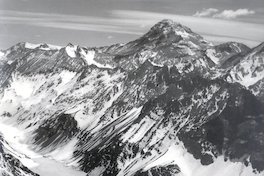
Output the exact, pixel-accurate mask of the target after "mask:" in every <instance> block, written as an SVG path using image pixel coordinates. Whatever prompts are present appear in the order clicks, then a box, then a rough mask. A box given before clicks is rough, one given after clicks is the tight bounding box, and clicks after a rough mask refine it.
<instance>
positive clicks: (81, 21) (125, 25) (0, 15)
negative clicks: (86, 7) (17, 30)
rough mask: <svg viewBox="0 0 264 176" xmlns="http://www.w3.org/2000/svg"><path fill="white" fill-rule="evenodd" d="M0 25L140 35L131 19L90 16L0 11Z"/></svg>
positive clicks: (140, 32)
mask: <svg viewBox="0 0 264 176" xmlns="http://www.w3.org/2000/svg"><path fill="white" fill-rule="evenodd" d="M0 23H4V24H19V25H30V26H38V27H48V28H58V29H67V30H80V31H96V32H105V33H120V34H131V35H141V34H142V31H140V30H139V29H137V28H131V25H132V27H133V24H135V22H134V21H133V20H132V19H131V20H123V19H110V18H98V17H92V16H89V17H88V16H79V15H64V14H45V13H35V12H22V11H9V10H0Z"/></svg>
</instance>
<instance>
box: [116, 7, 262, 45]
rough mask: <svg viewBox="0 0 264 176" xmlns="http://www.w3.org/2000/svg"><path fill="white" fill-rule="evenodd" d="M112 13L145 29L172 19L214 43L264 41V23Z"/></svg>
mask: <svg viewBox="0 0 264 176" xmlns="http://www.w3.org/2000/svg"><path fill="white" fill-rule="evenodd" d="M112 15H113V16H114V17H116V18H120V19H127V20H131V21H133V23H134V24H133V25H134V26H140V25H141V24H145V26H144V29H145V30H148V29H149V28H150V27H152V26H153V25H154V24H155V23H157V22H158V21H160V20H162V19H172V20H173V21H175V22H179V23H181V24H183V25H185V26H188V27H190V28H191V29H192V30H193V31H194V32H196V33H198V34H202V35H203V36H206V37H207V36H210V38H206V37H205V39H207V40H209V41H211V42H214V43H222V42H224V41H225V42H227V41H244V42H245V44H246V45H249V46H250V47H253V46H256V45H258V44H259V43H261V42H263V41H264V33H263V30H264V25H263V24H257V23H247V22H240V21H229V20H225V19H220V18H197V17H194V16H185V15H175V14H167V13H155V12H142V11H129V10H116V11H113V12H112ZM227 26H228V27H227ZM238 31H239V32H238ZM212 36H214V37H212ZM215 36H217V37H215ZM222 37H224V38H222ZM223 39H224V40H223ZM246 41H248V42H246Z"/></svg>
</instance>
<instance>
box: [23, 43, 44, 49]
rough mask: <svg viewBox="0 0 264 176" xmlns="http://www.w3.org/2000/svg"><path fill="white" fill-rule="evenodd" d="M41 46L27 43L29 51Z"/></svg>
mask: <svg viewBox="0 0 264 176" xmlns="http://www.w3.org/2000/svg"><path fill="white" fill-rule="evenodd" d="M40 45H41V44H33V43H25V47H26V48H28V49H35V48H37V47H39V46H40Z"/></svg>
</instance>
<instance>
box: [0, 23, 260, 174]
mask: <svg viewBox="0 0 264 176" xmlns="http://www.w3.org/2000/svg"><path fill="white" fill-rule="evenodd" d="M263 53H264V50H263V44H261V45H259V46H257V47H256V48H252V49H250V48H248V47H247V46H245V45H243V44H240V43H235V42H230V43H225V44H221V45H218V46H214V45H213V44H211V43H209V42H207V41H205V40H204V39H203V38H202V37H201V36H200V35H198V34H196V33H194V32H193V31H191V29H189V28H187V27H185V26H182V25H181V24H178V23H175V22H172V21H170V20H163V21H161V22H159V23H157V24H156V25H155V26H153V27H152V28H151V29H150V31H149V32H148V33H146V34H145V35H144V36H142V37H141V38H139V39H137V40H135V41H132V42H129V43H125V44H117V45H112V46H109V47H100V48H87V47H81V46H75V45H72V44H68V45H67V46H66V47H56V46H52V45H47V44H40V45H34V44H29V43H19V44H17V45H15V46H13V47H11V48H9V49H7V50H5V51H2V52H1V54H0V76H1V77H0V85H1V88H0V107H1V108H0V116H1V120H0V122H1V124H2V125H4V126H8V127H12V128H14V129H18V130H19V133H20V135H16V134H15V135H10V134H9V133H8V132H7V130H5V128H2V129H0V131H1V132H2V133H3V136H4V139H5V140H6V141H7V142H6V144H5V146H10V148H11V149H12V148H14V149H13V150H14V151H16V152H18V153H19V154H18V155H12V153H11V155H10V156H11V157H14V158H15V159H14V160H15V161H17V163H19V165H13V166H10V165H7V164H2V165H0V166H1V167H0V169H1V170H2V171H3V172H2V171H1V170H0V172H2V173H3V174H6V175H23V174H24V175H34V174H35V173H36V174H40V172H39V173H38V170H37V169H35V168H36V166H35V165H34V164H33V165H30V164H28V163H27V162H24V160H23V159H22V158H23V157H22V156H25V155H26V156H27V157H28V159H29V160H32V162H33V163H37V164H39V166H38V167H41V163H38V161H37V160H34V157H33V156H31V155H30V154H28V153H29V151H30V152H34V153H35V154H37V155H39V156H42V157H46V158H48V159H50V160H55V161H56V162H58V163H63V164H65V165H66V166H67V167H68V168H72V169H75V170H80V171H83V172H79V174H80V175H83V174H85V175H96V176H98V175H104V176H111V175H120V176H125V175H127V176H128V175H131V176H132V175H136V176H139V175H142V176H145V175H149V176H151V175H168V176H170V175H171V176H173V175H184V176H187V175H196V176H200V175H203V176H204V175H208V176H209V175H245V176H248V175H264V172H263V171H264V167H263V166H264V150H263V149H264V130H263V128H262V126H263V125H264V108H263V100H264V99H263V95H264V92H263V90H264V89H263V88H262V87H263V86H262V84H263V80H264V71H263V68H264V64H263V59H264V55H263ZM13 138H16V140H15V141H16V142H13V143H8V142H9V141H10V140H11V141H12V139H13ZM18 144H19V145H23V146H27V147H26V150H22V149H21V150H19V149H18V148H17V147H15V145H16V146H17V145H18ZM1 146H2V147H3V146H4V144H3V142H2V143H1V145H0V147H1ZM1 151H2V152H1V153H2V156H4V155H5V152H6V151H3V150H1ZM1 161H2V163H6V162H7V161H6V159H5V158H3V157H2V158H1ZM23 165H24V166H23ZM25 165H27V167H26V166H25ZM17 168H18V169H19V172H17V171H16V170H17ZM9 170H14V171H12V172H6V171H9ZM30 170H32V171H30ZM35 170H36V171H35ZM22 171H23V172H22ZM33 171H34V172H35V173H33ZM14 172H16V174H15V173H14ZM41 174H42V175H45V173H41ZM41 174H40V175H41ZM46 175H48V174H47V173H46ZM54 175H58V173H54Z"/></svg>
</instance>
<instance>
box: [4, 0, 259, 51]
mask: <svg viewBox="0 0 264 176" xmlns="http://www.w3.org/2000/svg"><path fill="white" fill-rule="evenodd" d="M165 18H167V19H172V20H174V21H176V22H179V23H182V24H183V25H186V26H188V27H190V28H191V29H192V30H193V31H194V32H196V33H199V34H201V35H202V36H203V37H204V38H205V39H207V40H208V41H211V42H213V43H215V44H218V43H223V42H227V41H237V42H242V43H245V44H246V45H248V46H250V47H253V46H256V45H258V44H260V43H262V42H264V0H184V1H183V0H160V1H158V0H0V49H7V48H9V47H10V46H12V45H14V44H16V43H18V42H21V41H27V42H31V43H49V44H55V45H61V46H65V45H67V44H68V43H69V42H71V43H73V44H75V45H81V46H105V45H110V44H115V43H120V42H122V43H123V42H128V41H131V40H134V39H136V38H138V37H140V36H141V35H143V34H144V33H146V32H147V31H148V30H149V29H150V28H151V27H152V26H153V25H154V24H156V23H157V22H159V21H160V20H162V19H165Z"/></svg>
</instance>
